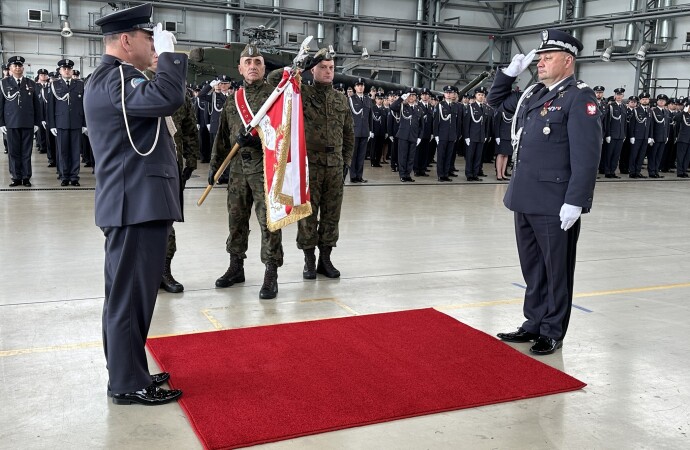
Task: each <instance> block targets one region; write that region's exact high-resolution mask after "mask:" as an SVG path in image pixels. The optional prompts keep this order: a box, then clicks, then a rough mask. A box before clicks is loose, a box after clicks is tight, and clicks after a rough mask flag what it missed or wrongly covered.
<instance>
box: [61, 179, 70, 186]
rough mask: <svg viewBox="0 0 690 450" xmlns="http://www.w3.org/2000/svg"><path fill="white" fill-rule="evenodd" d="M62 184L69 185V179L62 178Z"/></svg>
mask: <svg viewBox="0 0 690 450" xmlns="http://www.w3.org/2000/svg"><path fill="white" fill-rule="evenodd" d="M60 186H69V180H62V182H61V183H60Z"/></svg>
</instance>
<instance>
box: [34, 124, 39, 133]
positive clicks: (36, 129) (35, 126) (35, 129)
mask: <svg viewBox="0 0 690 450" xmlns="http://www.w3.org/2000/svg"><path fill="white" fill-rule="evenodd" d="M37 131H38V125H34V133H36V132H37Z"/></svg>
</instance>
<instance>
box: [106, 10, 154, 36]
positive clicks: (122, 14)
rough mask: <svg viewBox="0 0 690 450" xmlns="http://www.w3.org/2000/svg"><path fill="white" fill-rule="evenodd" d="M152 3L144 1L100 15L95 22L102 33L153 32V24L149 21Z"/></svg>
mask: <svg viewBox="0 0 690 450" xmlns="http://www.w3.org/2000/svg"><path fill="white" fill-rule="evenodd" d="M152 14H153V5H151V3H144V4H143V5H139V6H135V7H133V8H127V9H121V10H119V11H115V12H114V13H112V14H108V15H107V16H104V17H101V18H100V19H98V20H97V21H96V22H95V23H96V25H98V26H99V27H101V33H103V34H104V35H108V34H117V33H124V32H126V31H134V30H143V31H147V32H149V33H152V32H153V27H154V26H155V24H153V23H152V22H151V15H152Z"/></svg>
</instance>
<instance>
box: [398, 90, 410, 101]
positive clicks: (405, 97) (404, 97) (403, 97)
mask: <svg viewBox="0 0 690 450" xmlns="http://www.w3.org/2000/svg"><path fill="white" fill-rule="evenodd" d="M409 96H410V93H409V92H407V93H405V94H403V95H402V96H401V97H400V98H402V99H403V101H405V100H407V97H409Z"/></svg>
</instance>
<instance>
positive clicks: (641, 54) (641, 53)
mask: <svg viewBox="0 0 690 450" xmlns="http://www.w3.org/2000/svg"><path fill="white" fill-rule="evenodd" d="M649 47H650V45H649V43H648V42H647V43H645V44H642V46H641V47H640V49H639V50H638V51H637V53H635V59H637V60H638V61H644V60H645V59H647V51H648V50H649Z"/></svg>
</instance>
